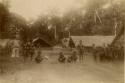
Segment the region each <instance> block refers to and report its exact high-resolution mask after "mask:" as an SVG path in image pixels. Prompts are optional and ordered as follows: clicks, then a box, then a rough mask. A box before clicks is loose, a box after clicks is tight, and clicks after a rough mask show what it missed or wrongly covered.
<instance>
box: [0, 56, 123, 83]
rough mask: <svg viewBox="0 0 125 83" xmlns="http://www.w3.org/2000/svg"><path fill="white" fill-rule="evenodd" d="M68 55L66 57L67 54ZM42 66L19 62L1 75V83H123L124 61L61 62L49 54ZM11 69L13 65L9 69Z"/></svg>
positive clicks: (91, 58)
mask: <svg viewBox="0 0 125 83" xmlns="http://www.w3.org/2000/svg"><path fill="white" fill-rule="evenodd" d="M66 56H67V55H66ZM48 57H49V58H48V60H44V61H43V62H41V63H40V64H37V63H35V62H34V61H27V62H25V63H23V62H20V63H16V64H15V65H17V66H18V68H16V67H15V68H14V69H15V70H14V71H12V72H11V73H8V74H5V75H0V83H123V81H124V68H123V67H124V65H123V62H119V61H117V62H104V63H100V62H95V61H94V60H93V57H92V56H91V55H87V56H86V57H85V58H84V62H83V63H80V62H76V63H72V64H70V63H64V64H62V63H59V62H58V61H57V58H58V56H57V55H48ZM10 67H11V66H10Z"/></svg>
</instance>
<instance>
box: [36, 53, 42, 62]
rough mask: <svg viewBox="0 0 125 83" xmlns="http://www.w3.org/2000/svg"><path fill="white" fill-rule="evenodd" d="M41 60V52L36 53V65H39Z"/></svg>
mask: <svg viewBox="0 0 125 83" xmlns="http://www.w3.org/2000/svg"><path fill="white" fill-rule="evenodd" d="M42 60H43V58H42V57H41V51H38V55H37V57H36V58H35V61H36V62H37V63H40V62H41V61H42Z"/></svg>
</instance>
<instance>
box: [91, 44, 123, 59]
mask: <svg viewBox="0 0 125 83" xmlns="http://www.w3.org/2000/svg"><path fill="white" fill-rule="evenodd" d="M93 57H94V60H95V61H113V60H116V59H123V57H124V48H123V47H120V46H119V47H116V46H111V45H107V46H106V45H105V44H104V45H103V46H102V47H95V45H94V44H93Z"/></svg>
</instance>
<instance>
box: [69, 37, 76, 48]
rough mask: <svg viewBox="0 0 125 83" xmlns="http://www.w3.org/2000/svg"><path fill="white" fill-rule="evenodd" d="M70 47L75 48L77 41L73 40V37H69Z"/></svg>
mask: <svg viewBox="0 0 125 83" xmlns="http://www.w3.org/2000/svg"><path fill="white" fill-rule="evenodd" d="M69 47H70V48H71V49H72V48H75V43H74V41H73V39H72V38H71V37H70V39H69Z"/></svg>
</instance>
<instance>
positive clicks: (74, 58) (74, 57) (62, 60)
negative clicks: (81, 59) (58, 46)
mask: <svg viewBox="0 0 125 83" xmlns="http://www.w3.org/2000/svg"><path fill="white" fill-rule="evenodd" d="M77 59H78V57H77V55H76V51H74V52H73V53H72V55H70V56H69V57H68V58H66V57H65V56H64V54H63V52H60V53H59V58H58V61H59V62H60V63H65V62H68V63H75V62H76V61H77Z"/></svg>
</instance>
